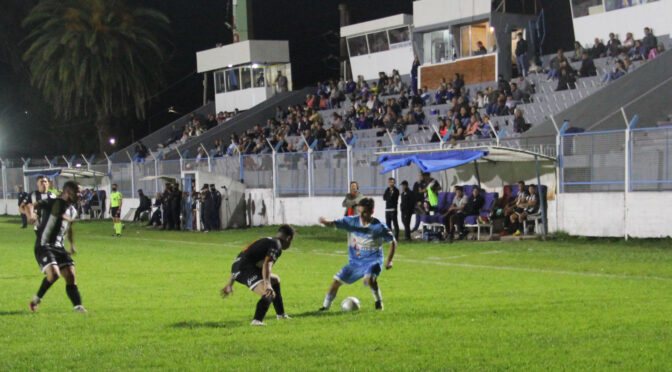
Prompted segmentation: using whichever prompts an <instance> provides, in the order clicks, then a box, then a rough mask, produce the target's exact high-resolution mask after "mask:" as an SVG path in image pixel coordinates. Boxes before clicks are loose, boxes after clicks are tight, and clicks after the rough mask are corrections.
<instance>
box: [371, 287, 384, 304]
mask: <svg viewBox="0 0 672 372" xmlns="http://www.w3.org/2000/svg"><path fill="white" fill-rule="evenodd" d="M371 293H373V298H374V299H375V300H376V302H378V301H382V300H383V294H382V293H380V287H378V288H376V289H373V288H371Z"/></svg>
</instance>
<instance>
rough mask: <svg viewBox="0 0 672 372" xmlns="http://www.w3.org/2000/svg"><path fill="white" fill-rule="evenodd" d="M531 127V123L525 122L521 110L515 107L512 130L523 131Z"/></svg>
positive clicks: (515, 131)
mask: <svg viewBox="0 0 672 372" xmlns="http://www.w3.org/2000/svg"><path fill="white" fill-rule="evenodd" d="M531 127H532V125H531V124H529V123H526V122H525V118H524V117H523V111H522V110H520V109H516V110H515V111H514V119H513V132H514V133H523V132H526V131H527V130H529V129H530V128H531Z"/></svg>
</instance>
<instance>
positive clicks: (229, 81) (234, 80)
mask: <svg viewBox="0 0 672 372" xmlns="http://www.w3.org/2000/svg"><path fill="white" fill-rule="evenodd" d="M236 90H240V75H239V70H238V69H237V68H234V69H231V70H226V91H227V92H233V91H236Z"/></svg>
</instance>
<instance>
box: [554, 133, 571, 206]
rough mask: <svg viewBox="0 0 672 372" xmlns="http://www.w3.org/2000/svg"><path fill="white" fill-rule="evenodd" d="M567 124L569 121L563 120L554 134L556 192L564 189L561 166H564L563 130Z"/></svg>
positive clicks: (561, 191)
mask: <svg viewBox="0 0 672 372" xmlns="http://www.w3.org/2000/svg"><path fill="white" fill-rule="evenodd" d="M568 126H569V122H568V121H565V122H564V123H563V124H562V128H560V131H559V132H558V134H557V136H556V140H555V142H556V146H557V149H556V151H555V152H556V154H557V155H556V156H557V157H558V193H563V192H564V191H565V186H564V182H565V179H564V178H565V176H564V173H563V169H562V168H563V166H564V164H563V163H564V160H563V158H564V155H565V131H566V130H567V127H568Z"/></svg>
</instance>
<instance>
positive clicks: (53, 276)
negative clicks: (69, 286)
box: [47, 270, 61, 283]
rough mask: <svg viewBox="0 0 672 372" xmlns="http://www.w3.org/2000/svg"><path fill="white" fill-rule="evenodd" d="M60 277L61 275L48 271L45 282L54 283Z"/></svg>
mask: <svg viewBox="0 0 672 372" xmlns="http://www.w3.org/2000/svg"><path fill="white" fill-rule="evenodd" d="M60 277H61V274H60V273H59V272H58V271H53V270H52V271H49V272H47V280H48V281H50V282H52V283H53V282H55V281H57V280H58V278H60Z"/></svg>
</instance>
